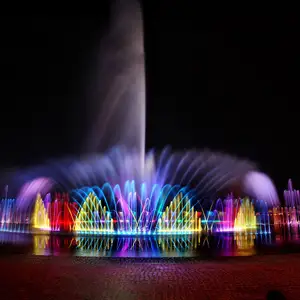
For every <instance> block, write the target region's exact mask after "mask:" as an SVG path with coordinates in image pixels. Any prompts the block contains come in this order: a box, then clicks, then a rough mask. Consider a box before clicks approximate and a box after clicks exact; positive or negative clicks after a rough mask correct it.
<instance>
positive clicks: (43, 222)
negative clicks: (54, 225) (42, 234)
mask: <svg viewBox="0 0 300 300" xmlns="http://www.w3.org/2000/svg"><path fill="white" fill-rule="evenodd" d="M31 226H32V228H33V230H41V231H50V230H51V227H50V220H49V216H48V212H47V210H46V207H45V205H44V202H43V200H42V197H41V195H40V194H38V196H37V198H36V201H35V205H34V209H33V213H32V221H31Z"/></svg>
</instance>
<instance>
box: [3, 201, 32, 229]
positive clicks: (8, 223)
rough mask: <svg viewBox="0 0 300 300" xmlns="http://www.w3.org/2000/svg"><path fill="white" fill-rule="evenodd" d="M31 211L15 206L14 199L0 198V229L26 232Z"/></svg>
mask: <svg viewBox="0 0 300 300" xmlns="http://www.w3.org/2000/svg"><path fill="white" fill-rule="evenodd" d="M30 215H31V212H30V211H29V210H25V211H23V210H20V209H18V208H17V207H16V200H15V199H8V198H5V199H2V200H0V222H1V223H0V231H7V232H23V233H24V232H28V231H29V223H30Z"/></svg>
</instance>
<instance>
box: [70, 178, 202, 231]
mask: <svg viewBox="0 0 300 300" xmlns="http://www.w3.org/2000/svg"><path fill="white" fill-rule="evenodd" d="M72 195H73V199H74V201H76V202H77V203H78V206H79V209H78V214H77V216H76V219H75V225H74V230H75V232H77V233H81V234H83V233H84V234H110V233H116V234H152V233H160V234H166V233H169V234H177V233H179V234H182V233H191V232H196V231H201V220H200V214H199V212H197V211H195V209H194V206H193V205H192V204H191V201H193V198H194V196H193V194H192V192H191V191H188V189H187V188H181V187H180V186H170V185H165V186H159V185H154V186H152V187H151V186H150V187H149V188H148V187H147V185H146V184H142V185H141V186H139V187H138V186H136V184H135V182H134V181H127V182H125V184H124V187H123V188H121V187H120V186H119V185H115V186H111V185H109V184H104V185H103V186H102V188H99V187H97V186H95V187H93V188H83V189H80V190H75V191H73V194H72Z"/></svg>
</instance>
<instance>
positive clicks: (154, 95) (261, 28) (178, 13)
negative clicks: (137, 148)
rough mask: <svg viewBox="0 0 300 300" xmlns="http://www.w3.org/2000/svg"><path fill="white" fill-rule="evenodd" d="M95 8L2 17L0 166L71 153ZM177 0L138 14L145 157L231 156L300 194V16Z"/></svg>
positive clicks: (76, 144)
mask: <svg viewBox="0 0 300 300" xmlns="http://www.w3.org/2000/svg"><path fill="white" fill-rule="evenodd" d="M102 2H103V4H101V6H100V8H99V10H98V14H94V15H93V16H78V15H76V16H75V15H74V16H70V15H69V16H66V15H65V16H63V15H49V16H47V17H46V16H45V15H41V14H40V13H39V12H36V14H32V13H31V14H29V15H28V14H26V16H25V15H24V16H23V17H20V14H18V15H17V14H16V15H6V16H4V17H3V16H2V17H1V18H0V34H1V42H0V54H1V55H0V65H1V67H0V84H1V89H0V91H1V118H0V128H1V129H0V133H1V156H0V165H1V166H3V167H10V166H19V165H33V164H35V163H39V162H42V161H43V160H44V159H47V158H49V157H62V156H66V155H69V154H79V151H80V150H81V149H82V146H81V144H82V142H83V140H84V137H85V132H86V131H87V130H88V127H87V120H88V116H87V105H88V99H89V94H90V93H91V91H89V82H90V78H91V77H92V76H93V72H94V69H95V68H94V65H95V64H94V61H95V58H96V57H97V53H98V49H99V46H100V45H101V37H102V36H103V33H104V32H105V30H106V29H107V21H108V18H109V16H108V12H109V6H108V5H107V4H106V3H105V1H102ZM177 2H178V3H179V2H182V1H171V0H170V1H167V0H161V1H157V2H155V1H151V4H150V2H149V1H147V5H144V17H145V24H144V25H145V52H146V76H147V148H152V147H154V148H157V149H161V148H163V147H164V146H165V145H167V144H169V145H172V146H173V147H174V148H175V149H183V148H192V147H197V148H204V147H207V148H211V149H213V150H219V151H224V152H228V153H229V154H234V155H238V156H241V157H245V158H249V159H251V160H253V161H255V162H257V163H258V165H259V167H260V168H261V170H263V171H265V172H266V173H267V174H268V175H270V176H271V177H272V178H273V179H274V181H275V183H276V185H277V188H278V189H279V191H280V192H281V191H282V189H283V188H284V187H285V186H286V184H287V179H288V178H290V177H291V178H293V179H294V184H295V186H296V187H298V188H300V172H299V171H298V169H299V162H300V158H299V157H300V154H299V153H300V152H299V148H298V139H299V124H300V118H299V116H300V114H299V104H298V101H299V99H300V98H299V96H300V92H299V79H300V78H299V65H300V64H299V63H300V56H299V53H300V52H299V46H298V39H299V36H300V32H299V28H300V26H299V19H297V18H296V16H295V15H292V14H282V15H276V16H272V14H271V13H270V15H266V14H264V15H262V14H261V15H259V14H258V13H257V15H253V13H251V14H250V13H249V14H247V12H245V11H244V13H241V12H238V13H234V12H233V11H231V12H226V13H225V12H224V14H223V15H220V14H218V15H217V14H213V13H211V14H210V13H207V12H206V11H200V12H199V9H198V7H197V4H196V3H197V1H196V2H194V3H195V4H193V5H192V4H189V2H188V1H184V3H181V4H176V3H177ZM191 2H192V1H191ZM157 3H160V4H157ZM99 101H101V100H99Z"/></svg>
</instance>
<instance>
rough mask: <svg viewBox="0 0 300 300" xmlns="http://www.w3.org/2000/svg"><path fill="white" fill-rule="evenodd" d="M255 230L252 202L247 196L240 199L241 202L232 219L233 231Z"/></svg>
mask: <svg viewBox="0 0 300 300" xmlns="http://www.w3.org/2000/svg"><path fill="white" fill-rule="evenodd" d="M249 230H250V231H252V232H256V215H255V211H254V206H253V203H252V202H251V201H250V200H249V198H246V199H242V200H241V204H240V207H239V210H238V213H237V216H236V218H235V220H234V231H249Z"/></svg>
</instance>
